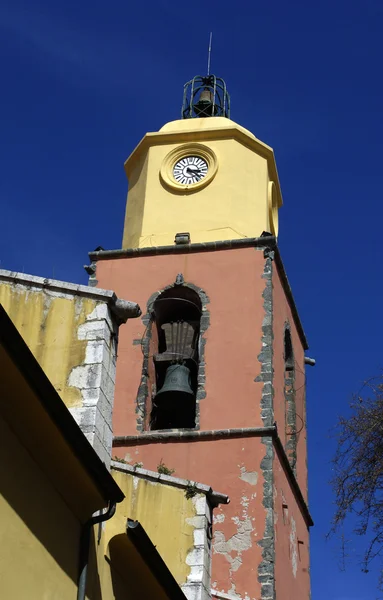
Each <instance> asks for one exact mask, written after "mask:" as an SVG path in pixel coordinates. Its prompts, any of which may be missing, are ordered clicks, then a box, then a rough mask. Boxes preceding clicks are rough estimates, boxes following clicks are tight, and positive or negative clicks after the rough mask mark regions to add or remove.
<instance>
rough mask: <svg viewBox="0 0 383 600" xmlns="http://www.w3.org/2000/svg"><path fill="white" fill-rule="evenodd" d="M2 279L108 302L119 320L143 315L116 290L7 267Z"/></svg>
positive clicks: (1, 276) (122, 320) (138, 308)
mask: <svg viewBox="0 0 383 600" xmlns="http://www.w3.org/2000/svg"><path fill="white" fill-rule="evenodd" d="M1 281H3V282H9V283H12V284H16V285H17V284H19V285H25V286H28V287H31V288H33V287H34V288H39V289H45V290H48V291H50V292H53V293H56V294H64V295H72V296H82V297H83V298H91V299H92V300H98V301H100V302H106V303H107V304H108V306H109V308H110V310H111V311H112V312H113V313H114V314H115V317H116V318H117V320H118V321H119V322H125V321H126V320H127V319H128V318H135V317H139V316H140V315H141V310H140V307H139V306H138V304H136V303H135V302H130V301H128V300H121V299H120V298H117V296H116V294H115V292H113V291H111V290H103V289H100V288H95V287H90V286H87V285H79V284H76V283H69V282H68V281H58V280H57V279H46V278H44V277H37V276H35V275H26V274H25V273H18V272H17V271H7V270H5V269H0V282H1Z"/></svg>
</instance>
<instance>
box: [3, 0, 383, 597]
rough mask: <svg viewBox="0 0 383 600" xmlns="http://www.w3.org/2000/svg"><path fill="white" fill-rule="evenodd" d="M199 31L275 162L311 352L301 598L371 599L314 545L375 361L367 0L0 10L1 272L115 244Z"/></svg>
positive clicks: (16, 5) (374, 172) (353, 567)
mask: <svg viewBox="0 0 383 600" xmlns="http://www.w3.org/2000/svg"><path fill="white" fill-rule="evenodd" d="M210 30H213V54H212V72H214V73H215V74H217V75H219V76H221V77H224V78H225V80H226V82H227V85H228V88H229V91H230V93H231V101H232V118H233V119H234V120H236V121H237V122H238V123H240V124H241V125H243V126H245V127H247V128H248V129H250V130H251V131H252V132H253V133H254V134H255V135H256V136H257V137H258V138H260V139H261V140H263V141H265V142H266V143H268V144H269V145H271V146H272V147H273V148H274V149H275V152H276V159H277V164H278V169H279V175H280V181H281V185H282V192H283V196H284V207H283V209H282V210H281V212H280V220H281V223H280V247H281V252H282V257H283V260H284V262H285V267H286V270H287V273H288V276H289V279H290V282H291V285H292V288H293V292H294V295H295V299H296V302H297V305H298V309H299V311H300V315H301V318H302V321H303V324H304V328H305V331H306V334H307V336H308V339H309V342H310V350H309V355H310V356H313V357H315V358H316V359H317V366H316V367H315V369H311V370H310V369H309V372H308V394H307V399H308V416H309V418H308V426H309V468H310V508H311V512H312V514H313V517H314V520H315V523H316V525H315V527H314V529H313V531H312V538H311V558H312V598H313V600H323V599H326V600H370V599H374V598H375V597H376V594H375V583H376V580H375V575H376V573H373V572H371V573H370V574H368V575H364V574H362V573H360V571H359V569H358V557H359V556H360V552H361V546H360V544H359V543H358V540H357V541H356V542H355V541H353V542H351V543H350V544H349V546H348V553H349V554H350V565H349V568H348V570H347V571H346V572H344V573H342V572H339V570H338V568H337V556H336V544H335V543H334V542H330V543H328V542H326V541H325V540H324V536H325V533H326V531H327V530H328V528H329V522H330V518H331V515H332V495H331V490H330V489H329V486H328V480H329V478H330V476H331V466H330V464H329V461H330V458H331V456H332V454H333V451H334V444H333V441H332V440H331V439H329V437H328V432H329V430H330V428H331V427H332V426H333V425H334V424H335V422H336V419H337V415H338V414H339V413H341V412H345V411H346V410H347V403H348V401H349V399H350V396H351V394H352V392H354V391H358V389H359V388H360V385H361V383H362V381H363V380H364V379H366V378H368V377H370V376H372V375H374V374H376V373H378V372H379V371H380V369H381V367H382V364H383V360H382V356H381V340H382V339H383V320H382V318H381V308H382V299H381V296H382V288H383V279H382V275H381V251H382V243H381V229H382V216H383V208H382V200H383V198H382V193H381V185H380V179H381V171H382V169H381V161H382V150H381V144H382V139H383V121H382V106H383V83H382V65H381V61H382V51H383V42H382V37H383V36H382V30H383V3H382V2H381V0H380V1H378V0H376V1H375V0H364V1H362V0H357V1H352V0H351V1H345V0H332V1H330V0H322V2H316V3H311V2H307V1H306V2H304V1H303V0H300V1H297V0H292V1H291V2H282V1H281V0H275V1H274V2H251V1H250V0H248V1H244V0H237V1H236V2H227V0H224V1H222V2H206V1H204V2H201V1H199V0H194V1H193V2H184V3H182V2H174V1H171V0H162V1H157V2H154V0H148V1H147V2H127V1H126V0H125V1H124V2H122V1H121V0H114V1H112V2H109V3H106V2H97V1H93V2H90V1H89V0H82V1H81V2H78V0H77V1H76V2H74V1H73V0H67V1H66V2H64V3H62V2H60V3H59V2H52V0H40V1H38V0H33V2H32V1H31V0H28V1H27V0H24V1H23V0H3V2H2V4H1V6H0V32H1V35H0V56H1V57H2V58H1V61H2V64H1V71H0V74H1V84H2V85H1V88H2V91H1V121H2V125H1V135H0V152H1V167H2V168H1V177H0V198H1V238H0V251H1V255H0V258H1V267H2V268H6V269H11V270H20V271H24V272H26V273H33V274H38V275H43V276H45V277H52V276H54V277H55V278H57V279H64V280H69V281H75V282H82V283H85V282H86V281H87V279H86V275H85V272H84V271H83V270H82V265H83V264H84V263H87V262H88V259H87V252H88V251H89V250H92V249H94V248H95V247H96V246H98V245H102V246H104V247H105V248H118V247H119V246H120V243H121V235H122V226H123V218H124V210H125V200H126V180H125V175H124V171H123V162H124V160H125V159H126V157H127V156H128V155H129V153H130V152H131V150H132V149H133V148H134V146H135V145H136V144H137V142H138V141H139V140H140V138H141V137H142V136H143V135H144V133H145V132H146V131H155V130H157V129H158V128H160V127H161V126H162V125H163V124H164V123H165V122H167V121H169V120H173V119H175V118H179V114H180V106H181V100H182V89H183V84H184V82H185V81H187V80H188V79H190V78H191V77H192V76H193V75H195V74H205V70H206V53H207V43H208V35H209V31H210ZM131 300H134V298H131ZM206 483H208V482H206ZM223 491H224V490H223Z"/></svg>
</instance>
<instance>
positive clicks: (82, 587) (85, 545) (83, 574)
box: [77, 501, 116, 600]
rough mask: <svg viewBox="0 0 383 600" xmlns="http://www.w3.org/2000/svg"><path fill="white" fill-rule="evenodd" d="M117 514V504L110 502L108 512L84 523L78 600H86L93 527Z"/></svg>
mask: <svg viewBox="0 0 383 600" xmlns="http://www.w3.org/2000/svg"><path fill="white" fill-rule="evenodd" d="M115 512H116V502H114V501H110V503H109V506H108V509H107V510H106V512H104V513H101V514H99V515H96V516H95V517H91V518H90V519H89V520H88V521H87V522H86V523H84V525H83V528H82V531H81V538H80V554H79V575H78V582H77V600H85V593H86V583H87V577H88V563H89V548H90V538H91V532H92V529H93V525H96V524H97V523H104V521H109V519H111V518H112V517H113V515H114V513H115Z"/></svg>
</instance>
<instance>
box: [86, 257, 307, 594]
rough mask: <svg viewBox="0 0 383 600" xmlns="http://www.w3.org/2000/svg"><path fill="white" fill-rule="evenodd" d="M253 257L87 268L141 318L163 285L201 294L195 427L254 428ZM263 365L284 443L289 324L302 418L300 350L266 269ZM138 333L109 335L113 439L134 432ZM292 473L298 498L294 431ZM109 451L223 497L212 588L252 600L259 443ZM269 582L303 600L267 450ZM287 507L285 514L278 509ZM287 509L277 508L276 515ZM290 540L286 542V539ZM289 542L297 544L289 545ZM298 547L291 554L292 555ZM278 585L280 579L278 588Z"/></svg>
mask: <svg viewBox="0 0 383 600" xmlns="http://www.w3.org/2000/svg"><path fill="white" fill-rule="evenodd" d="M264 266H265V259H264V256H263V252H262V251H261V250H257V249H255V248H238V249H235V250H224V251H215V252H204V253H195V254H188V253H185V254H176V255H172V254H168V255H158V256H147V257H144V256H141V257H135V258H117V259H113V260H101V261H99V262H98V263H97V279H98V285H99V286H100V287H104V288H108V289H113V290H114V291H115V292H116V294H117V295H118V296H119V297H121V298H127V299H130V300H134V301H135V302H138V303H139V304H140V306H141V308H142V310H143V314H145V312H146V306H147V302H148V300H149V298H150V297H151V296H152V294H153V293H155V292H159V291H160V290H162V289H163V288H165V287H166V286H168V285H171V284H172V283H173V282H174V281H175V278H176V275H177V274H178V273H183V275H184V278H185V281H186V282H189V283H193V284H194V285H195V286H196V287H198V288H202V289H203V290H204V292H205V293H206V294H207V296H208V297H209V303H208V304H207V310H208V311H209V313H210V325H209V327H208V329H207V331H206V332H205V333H204V339H205V340H206V345H205V362H206V386H205V390H206V397H205V398H204V399H202V400H201V401H200V429H201V430H217V429H229V428H241V427H262V426H263V421H262V419H261V412H260V406H261V398H262V389H263V382H256V381H255V379H256V378H257V376H258V375H259V374H260V370H261V368H260V367H261V366H260V363H259V360H258V356H259V354H260V353H261V351H262V349H263V346H262V323H263V319H264V316H265V311H264V299H263V297H262V294H263V292H264V290H265V285H266V281H265V279H264V278H263V277H262V275H263V273H264ZM272 282H273V335H274V342H273V354H274V356H273V366H274V382H273V385H274V392H275V394H274V419H275V420H276V421H277V423H278V430H279V434H280V436H281V438H282V443H283V444H284V443H285V428H284V420H285V398H284V358H283V350H284V349H283V331H284V326H285V322H286V321H287V320H288V321H289V322H290V326H291V333H292V341H293V346H294V355H295V360H296V363H297V365H298V366H299V376H297V379H296V383H297V385H299V386H301V385H302V388H301V389H302V393H301V396H298V395H297V396H296V398H297V411H298V412H299V414H300V417H301V418H302V421H303V422H305V407H304V379H302V381H301V380H299V383H298V377H301V371H302V372H304V350H303V347H302V343H301V340H300V339H299V336H298V333H297V330H296V327H295V324H294V319H293V317H292V314H291V309H290V306H289V302H288V300H287V298H286V295H285V292H284V290H283V287H282V285H281V281H280V278H279V275H278V272H277V267H276V265H275V263H273V279H272ZM144 332H145V325H144V323H143V322H142V319H131V320H129V321H128V323H127V324H126V325H123V326H121V328H120V334H119V346H118V361H117V375H116V393H115V408H114V417H113V421H114V434H115V435H116V436H127V435H136V434H137V433H138V432H137V427H136V418H137V414H136V396H137V390H138V387H139V385H140V381H141V375H142V366H143V354H142V351H141V346H140V343H139V341H140V340H141V339H142V336H143V335H144ZM297 450H298V461H297V473H298V481H299V483H300V484H301V486H302V493H303V495H304V496H306V493H307V475H306V432H305V427H303V428H302V431H301V432H300V434H299V441H298V449H297ZM114 454H115V455H116V456H119V457H121V458H124V459H125V460H127V461H128V462H130V463H131V464H134V463H143V466H144V468H147V469H152V470H156V469H157V465H158V464H159V463H160V461H161V460H162V461H163V463H164V464H165V465H166V466H167V467H169V468H172V469H175V475H176V476H178V477H181V478H185V479H190V480H194V481H200V482H202V483H205V484H208V485H210V486H211V487H212V488H213V489H216V490H218V491H220V492H222V493H225V494H228V495H229V496H230V499H231V502H230V504H229V505H228V506H221V507H220V508H219V509H217V510H216V511H215V524H214V532H215V536H214V543H213V548H214V554H213V571H212V584H213V586H214V587H216V589H218V590H220V591H223V592H225V593H231V594H232V595H235V594H238V595H239V597H241V598H247V597H248V598H250V599H251V600H259V598H260V583H259V582H258V566H259V564H260V563H261V561H262V548H261V547H260V546H259V545H258V542H259V541H260V540H262V537H263V535H264V530H265V517H266V510H265V508H264V505H263V501H264V487H263V485H264V479H263V473H262V469H261V461H262V459H263V458H264V456H265V446H264V444H262V442H261V439H260V438H257V437H253V438H232V439H220V440H212V439H209V440H205V441H188V442H185V441H182V442H181V441H178V442H174V441H172V442H167V443H158V442H156V443H150V442H149V441H147V442H145V443H140V444H138V445H136V446H134V445H132V444H126V445H125V446H116V447H115V448H114ZM273 461H274V466H273V470H274V482H273V483H274V486H273V492H274V510H275V513H274V514H275V525H274V528H275V561H276V562H275V578H276V585H277V589H278V590H280V591H279V592H278V598H283V600H290V598H291V600H292V598H294V600H308V598H309V575H308V533H307V527H306V525H305V523H304V520H303V517H302V514H301V510H300V507H299V505H298V503H297V499H296V498H295V496H294V494H293V491H292V488H291V484H290V482H289V481H288V478H287V477H286V473H285V471H284V470H283V468H282V466H281V465H280V463H279V459H278V457H277V455H276V454H275V453H274V459H273ZM282 504H287V507H288V508H287V509H286V508H283V507H282ZM286 510H287V512H286ZM294 536H295V537H294ZM298 539H299V540H300V541H301V542H303V544H301V543H299V544H298ZM298 550H299V551H298ZM283 582H285V583H283Z"/></svg>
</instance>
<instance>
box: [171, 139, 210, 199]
mask: <svg viewBox="0 0 383 600" xmlns="http://www.w3.org/2000/svg"><path fill="white" fill-rule="evenodd" d="M217 168H218V160H217V157H216V155H215V153H214V152H213V150H211V148H209V147H208V146H205V145H204V144H197V143H190V144H183V145H181V146H178V147H177V148H174V150H171V152H169V154H168V155H167V156H166V157H165V159H164V160H163V163H162V165H161V169H160V178H161V180H162V183H163V184H165V186H166V187H168V188H170V189H171V190H172V191H176V192H180V193H192V192H196V191H197V190H200V189H201V188H203V187H205V186H206V185H208V184H209V183H210V182H211V181H212V180H213V178H214V177H215V174H216V172H217Z"/></svg>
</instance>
